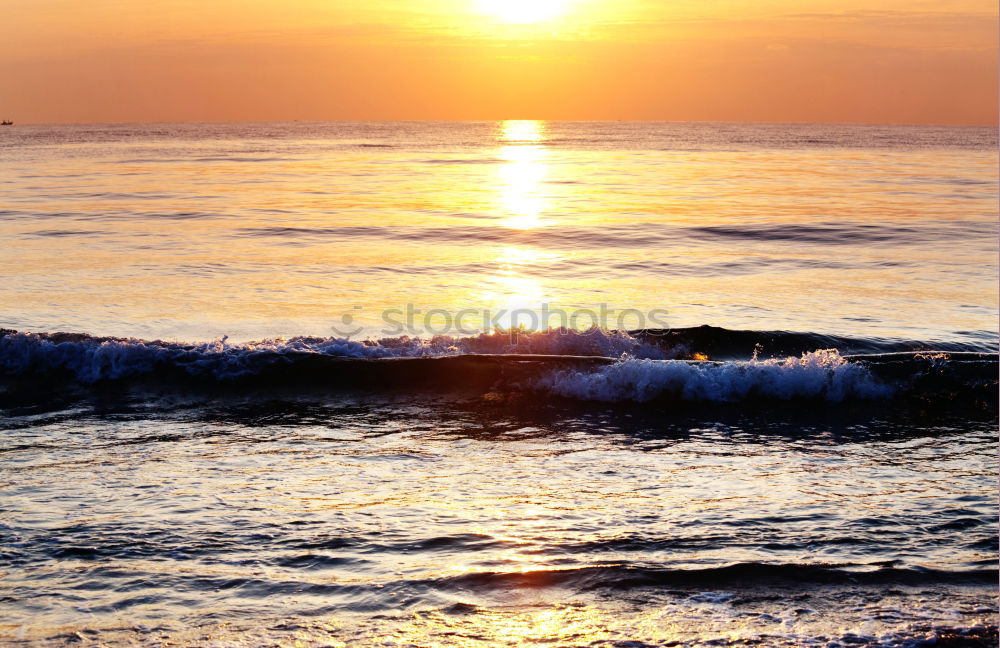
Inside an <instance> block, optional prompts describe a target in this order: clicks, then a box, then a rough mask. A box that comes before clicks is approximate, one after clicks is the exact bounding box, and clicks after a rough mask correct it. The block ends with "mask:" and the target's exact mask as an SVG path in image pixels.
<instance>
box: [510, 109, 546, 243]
mask: <svg viewBox="0 0 1000 648" xmlns="http://www.w3.org/2000/svg"><path fill="white" fill-rule="evenodd" d="M500 131H501V132H500V141H501V142H503V143H504V145H503V146H502V147H501V149H500V159H502V160H503V161H504V163H503V164H502V165H501V166H500V169H499V172H498V175H499V180H500V183H499V191H500V205H501V207H502V208H503V210H504V211H505V212H506V213H507V218H506V219H505V220H504V221H503V225H504V226H506V227H509V228H512V229H522V230H526V229H532V228H535V227H538V226H540V225H542V224H543V223H542V219H541V217H542V214H543V213H544V212H545V210H546V209H547V208H548V202H547V200H546V198H545V194H544V182H545V177H546V175H548V165H547V164H546V162H545V158H546V156H547V155H548V150H547V149H546V148H545V146H544V142H545V126H544V122H540V121H505V122H503V123H502V124H501V125H500Z"/></svg>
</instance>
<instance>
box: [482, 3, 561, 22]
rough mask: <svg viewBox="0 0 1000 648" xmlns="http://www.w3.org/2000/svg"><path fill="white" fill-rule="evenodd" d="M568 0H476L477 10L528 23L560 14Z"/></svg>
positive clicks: (505, 19) (542, 20) (506, 20)
mask: <svg viewBox="0 0 1000 648" xmlns="http://www.w3.org/2000/svg"><path fill="white" fill-rule="evenodd" d="M569 1H570V0H477V4H478V7H479V11H481V12H482V13H485V14H489V15H491V16H496V17H497V18H499V19H500V20H503V21H504V22H508V23H512V24H518V25H530V24H534V23H540V22H544V21H546V20H551V19H553V18H555V17H556V16H558V15H559V14H561V13H562V12H563V11H564V10H565V9H566V5H567V4H569Z"/></svg>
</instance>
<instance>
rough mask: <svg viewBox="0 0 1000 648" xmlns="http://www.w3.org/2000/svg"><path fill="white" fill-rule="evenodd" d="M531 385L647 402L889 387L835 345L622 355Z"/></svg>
mask: <svg viewBox="0 0 1000 648" xmlns="http://www.w3.org/2000/svg"><path fill="white" fill-rule="evenodd" d="M533 386H534V387H535V388H540V389H543V390H546V391H548V392H550V393H553V394H557V395H559V396H565V397H568V398H576V399H580V400H595V401H605V402H618V401H637V402H648V401H651V400H653V399H655V398H658V397H661V396H674V397H679V398H682V399H684V400H696V401H717V402H729V401H738V400H742V399H744V398H746V397H748V396H763V397H769V398H779V399H791V398H800V397H801V398H821V399H825V400H828V401H833V402H839V401H842V400H844V399H846V398H885V397H888V396H891V395H892V393H893V390H892V388H891V387H889V386H887V385H885V384H883V383H881V382H879V381H878V380H877V379H876V378H875V377H874V376H872V374H871V373H870V372H869V371H868V369H867V368H865V367H864V366H862V365H860V364H857V363H853V362H849V361H848V360H846V359H844V358H843V357H841V355H840V353H839V352H838V351H837V350H836V349H825V350H819V351H812V352H810V353H804V354H802V356H801V357H798V358H795V357H788V358H783V359H778V358H775V359H768V360H757V359H756V358H755V359H753V360H750V361H748V362H725V363H717V362H702V363H688V362H682V361H666V362H663V361H655V360H648V359H646V360H640V359H631V358H629V359H623V360H621V361H620V362H617V363H614V364H611V365H608V366H605V367H601V368H600V369H597V370H594V371H586V372H584V371H559V372H554V373H552V374H549V375H546V376H544V377H542V378H539V379H537V380H536V381H535V382H534V384H533Z"/></svg>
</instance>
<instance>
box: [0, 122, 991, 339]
mask: <svg viewBox="0 0 1000 648" xmlns="http://www.w3.org/2000/svg"><path fill="white" fill-rule="evenodd" d="M996 138H997V136H996V130H995V129H983V128H928V127H874V126H872V127H864V126H814V125H799V126H778V125H773V126H769V125H735V124H669V123H667V124H645V123H560V122H554V123H546V122H503V123H398V124H393V123H361V124H357V123H353V124H352V123H334V124H267V125H204V126H198V125H153V126H63V127H41V126H40V127H30V126H24V127H22V126H15V127H8V128H5V129H3V130H2V131H0V150H2V155H0V237H2V238H3V240H4V241H5V243H6V252H5V254H4V255H3V256H2V257H0V264H2V265H0V270H2V272H3V274H4V276H16V277H17V278H18V280H17V281H12V282H3V285H0V303H4V304H11V305H16V308H7V309H4V312H3V313H0V326H6V327H9V328H14V329H18V330H33V331H52V330H71V331H81V332H88V333H93V334H97V335H127V336H139V337H143V338H147V339H148V338H169V339H179V340H187V341H203V340H211V339H214V338H216V337H220V336H222V335H228V336H230V338H231V339H233V340H247V339H259V338H263V337H273V336H276V335H286V336H289V335H324V336H325V335H334V334H341V335H343V334H345V333H349V332H354V331H357V333H356V335H358V336H361V337H364V336H367V335H376V336H379V335H384V334H385V332H386V331H387V330H388V331H389V332H390V334H392V335H399V334H400V333H399V331H396V330H394V327H392V326H387V325H386V323H385V322H384V321H383V318H382V311H383V310H384V309H400V310H403V311H405V310H406V307H407V305H409V304H412V305H413V308H415V309H417V310H420V311H422V313H421V314H419V315H417V316H416V317H415V318H413V319H414V321H415V324H416V326H415V328H416V329H417V332H420V333H424V334H428V333H433V332H443V331H445V330H446V329H445V326H446V322H445V321H444V318H443V316H441V315H438V316H431V317H430V319H427V320H426V321H425V318H424V314H426V312H427V311H429V310H433V309H446V310H448V311H450V312H451V313H455V312H457V311H460V310H461V309H474V310H475V311H476V312H477V313H476V314H470V315H468V316H467V317H466V318H465V319H463V321H462V324H464V325H465V327H466V328H468V329H469V330H476V329H482V328H484V326H483V319H484V318H483V317H482V311H483V310H490V311H491V319H492V318H493V317H494V316H495V314H496V312H497V311H501V310H507V311H509V310H510V309H515V308H523V309H529V310H533V311H538V310H539V309H540V308H541V306H542V304H548V305H550V306H551V307H552V308H561V309H566V310H570V311H571V310H573V309H577V308H588V309H593V310H595V311H599V309H600V306H601V305H602V304H603V305H606V307H607V308H608V309H611V310H612V311H614V313H613V314H612V315H610V316H609V317H607V318H606V322H604V323H606V324H607V325H608V326H607V328H615V327H616V324H622V326H621V328H641V326H640V324H643V322H640V321H638V320H637V319H636V317H635V316H634V315H633V316H630V315H627V314H625V315H621V314H622V312H623V311H624V310H625V309H638V310H639V311H641V312H643V313H648V312H649V311H650V310H652V309H662V310H665V311H666V314H665V315H663V316H661V317H660V320H662V321H660V322H655V324H657V325H659V326H662V325H663V322H666V325H669V326H673V327H679V326H697V325H700V324H712V325H715V326H723V327H727V328H744V329H757V330H760V329H764V330H774V329H786V330H798V331H818V332H825V333H835V334H837V333H840V334H844V333H847V334H858V335H862V336H872V335H879V336H890V337H900V336H901V337H906V338H911V339H921V340H953V339H972V340H979V341H981V340H983V339H986V340H988V341H990V342H992V341H993V339H994V338H995V333H994V329H995V328H996V327H995V322H996V319H997V303H998V302H997V286H996V275H997V244H996V237H997V224H996V218H997V214H996V205H997V172H996V167H997V155H996ZM345 314H347V315H349V316H350V319H351V322H350V323H349V324H348V325H345V324H344V323H343V316H344V315H345ZM620 315H621V317H622V319H621V320H620V321H619V319H618V318H619V316H620ZM391 319H392V320H393V321H400V320H402V321H405V319H406V318H405V317H400V316H391ZM587 321H588V320H587V319H586V318H585V317H584V318H582V319H581V320H580V321H579V322H578V324H585V323H586V322H587ZM495 323H499V324H500V325H503V326H508V325H510V324H511V321H510V317H509V314H508V315H507V316H505V317H501V318H499V319H498V320H496V321H495ZM518 323H520V322H518ZM523 323H527V324H531V321H530V320H523ZM549 323H551V324H553V325H558V324H559V321H558V320H556V319H551V320H549ZM645 324H653V322H645ZM428 325H429V326H428ZM334 326H336V327H337V331H334V330H333V329H332V328H331V327H334ZM542 328H544V326H542Z"/></svg>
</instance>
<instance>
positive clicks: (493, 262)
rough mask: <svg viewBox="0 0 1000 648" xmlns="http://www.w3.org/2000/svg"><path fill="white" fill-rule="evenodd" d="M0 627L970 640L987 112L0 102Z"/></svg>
mask: <svg viewBox="0 0 1000 648" xmlns="http://www.w3.org/2000/svg"><path fill="white" fill-rule="evenodd" d="M0 250H2V252H0V277H2V278H3V281H0V645H3V646H17V647H27V646H103V647H107V648H115V647H119V646H157V647H163V648H166V647H175V646H176V647H180V646H206V647H207V646H212V647H224V646H225V647H228V646H234V647H247V648H250V647H257V646H268V647H280V648H285V647H288V648H292V647H296V648H307V647H313V646H315V647H320V646H399V647H401V646H408V647H409V646H418V647H425V646H426V647H429V646H462V647H467V648H472V647H483V648H486V647H493V646H531V645H538V646H588V647H615V648H643V647H647V646H691V647H701V646H788V647H792V646H822V647H824V648H836V647H847V646H851V647H871V648H875V647H886V648H888V647H892V648H904V647H907V648H909V647H918V646H945V647H948V646H954V647H958V646H962V647H970V646H995V645H996V644H997V639H998V630H997V628H998V610H997V601H998V598H997V597H998V562H997V555H998V546H997V545H998V543H997V538H998V525H997V520H998V513H1000V509H998V489H997V474H998V465H1000V464H998V433H997V415H998V406H997V400H998V355H997V353H998V317H1000V311H998V134H997V129H996V128H983V127H946V126H941V127H937V126H891V125H823V124H724V123H670V122H662V123H659V122H657V123H653V122H546V121H532V120H517V121H504V122H329V123H305V122H294V123H218V124H110V125H109V124H93V125H48V126H46V125H20V124H17V125H13V126H4V127H0Z"/></svg>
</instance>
